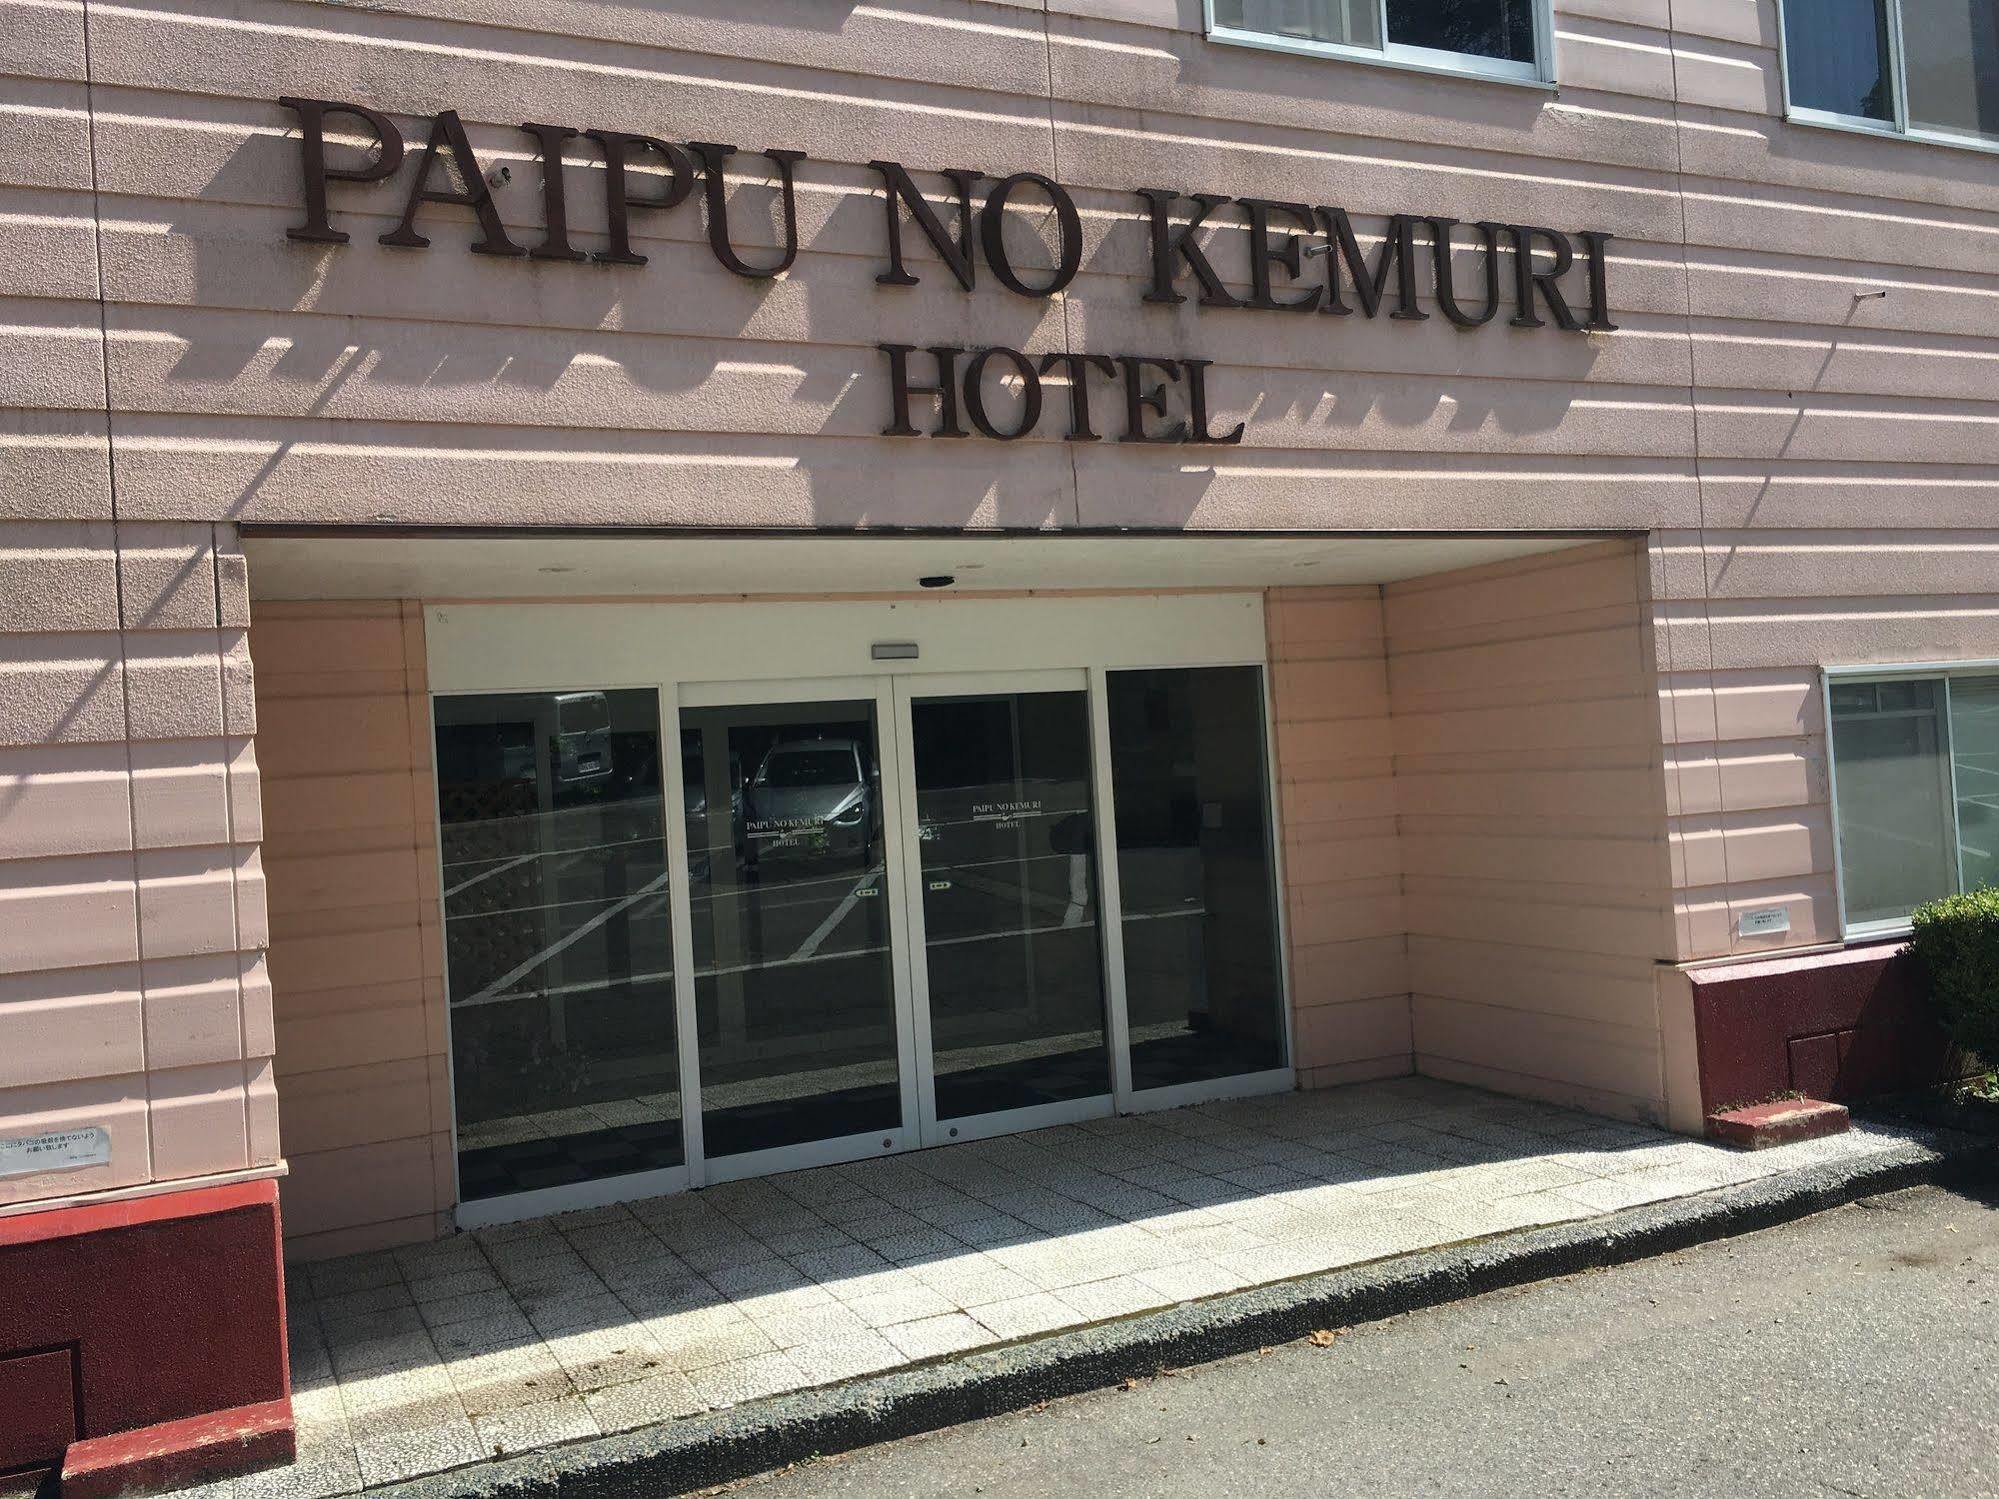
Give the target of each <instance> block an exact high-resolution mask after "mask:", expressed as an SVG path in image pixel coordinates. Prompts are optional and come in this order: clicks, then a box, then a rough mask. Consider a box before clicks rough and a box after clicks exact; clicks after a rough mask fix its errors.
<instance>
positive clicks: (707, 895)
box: [444, 809, 1094, 1008]
mask: <svg viewBox="0 0 1999 1499" xmlns="http://www.w3.org/2000/svg"><path fill="white" fill-rule="evenodd" d="M1065 815H1069V814H1063V813H1049V814H1045V816H1046V818H1048V819H1055V818H1058V817H1061V816H1065ZM605 820H606V819H605V814H604V813H603V812H602V811H601V810H599V809H572V810H570V811H563V812H555V813H549V814H542V815H540V816H534V815H530V816H527V817H523V818H517V819H505V821H508V822H515V823H521V824H535V823H538V824H542V825H543V830H544V833H545V842H546V843H549V844H554V845H556V846H555V847H553V848H545V849H543V850H540V851H531V852H527V853H520V854H509V855H505V856H501V857H486V858H468V857H462V856H461V857H458V858H452V857H450V853H451V848H450V841H451V840H450V831H451V830H449V829H447V832H446V853H447V859H446V863H445V865H444V877H445V888H444V898H445V913H446V918H447V920H448V922H449V923H450V925H451V929H452V933H453V936H454V938H455V939H456V940H459V941H467V942H475V941H476V940H477V934H476V930H475V929H476V928H477V927H478V925H479V924H481V923H484V922H503V921H515V922H517V921H518V920H519V919H520V918H521V917H523V916H526V915H533V916H537V917H539V918H540V923H541V926H542V929H543V933H544V938H543V941H542V943H541V945H540V946H539V947H538V948H537V949H535V950H534V951H532V952H530V953H528V954H526V955H525V956H524V957H522V958H521V959H520V960H518V961H517V962H516V963H514V964H513V965H511V966H510V967H509V968H508V969H506V970H504V971H503V972H502V973H500V974H499V975H498V976H496V977H494V978H491V979H489V980H487V981H486V982H484V983H483V984H481V985H480V987H479V988H478V989H477V990H476V991H474V992H473V993H470V994H463V995H456V996H454V999H453V1007H454V1008H463V1007H466V1006H471V1005H480V1004H491V1003H496V1002H505V1001H508V1000H519V999H528V998H534V997H538V996H541V995H548V994H561V993H579V992H585V991H589V990H593V989H603V988H607V987H612V986H615V985H618V984H622V983H629V982H647V981H656V980H659V979H662V978H665V977H668V976H669V973H670V966H671V958H670V948H669V945H668V931H667V922H668V920H669V897H668V891H667V883H668V881H667V876H666V871H665V868H664V862H663V848H662V846H661V844H660V841H659V838H658V836H657V835H656V834H655V835H649V836H641V837H623V838H616V837H614V838H610V839H608V840H606V841H583V836H584V833H583V830H582V827H581V825H582V824H583V823H585V822H586V821H587V822H588V823H589V824H592V825H593V829H594V830H595V831H598V832H615V831H617V830H614V829H609V828H603V827H601V826H595V825H598V824H602V823H603V822H604V821H605ZM624 820H626V821H629V820H630V819H624ZM985 826H986V824H985V823H984V821H983V820H982V819H979V818H976V817H973V816H970V815H967V816H964V817H962V818H959V819H955V820H954V821H952V822H931V823H926V824H925V829H926V832H927V834H928V835H929V836H928V837H926V839H925V840H924V842H923V845H922V846H923V850H924V854H925V859H924V866H925V867H924V869H923V870H922V872H921V874H920V878H921V880H922V882H923V884H924V886H925V889H924V900H925V913H926V924H927V925H928V927H929V928H930V930H929V932H928V937H929V943H930V945H931V946H932V947H961V946H975V945H982V944H1005V943H1009V942H1013V941H1016V940H1018V939H1020V938H1022V937H1028V936H1032V935H1035V934H1038V933H1045V932H1055V931H1061V930H1064V929H1069V928H1075V927H1089V926H1094V901H1093V894H1094V892H1093V890H1092V888H1091V884H1092V881H1091V872H1090V857H1089V855H1088V854H1086V853H1057V852H1046V853H1039V854H1032V855H1029V856H1027V857H1025V858H1021V857H986V858H977V859H969V860H962V861H957V862H937V861H936V855H937V854H939V853H948V852H949V851H950V850H951V848H952V843H953V839H952V837H951V834H952V833H953V832H954V831H955V830H956V829H958V828H960V827H962V828H966V829H974V830H979V831H984V830H985ZM525 831H526V830H525V829H517V830H516V832H515V836H516V837H519V836H521V834H522V833H524V832H525ZM803 849H804V846H803V845H794V846H793V847H792V848H791V849H789V850H788V851H787V856H786V857H784V858H777V857H765V858H762V859H760V860H758V861H757V863H756V865H755V866H754V867H753V868H752V867H744V866H742V865H740V864H739V863H738V861H737V860H736V858H735V857H734V850H733V849H730V848H723V849H710V850H706V851H705V853H706V858H705V859H704V858H699V856H697V859H698V864H697V867H699V866H700V865H705V867H706V872H707V873H708V877H707V878H702V879H696V880H695V881H693V883H692V887H691V890H690V897H691V906H692V912H693V916H694V928H695V930H696V931H697V932H707V931H712V930H713V929H714V928H713V925H712V922H713V920H714V917H715V915H716V914H717V908H720V907H726V908H728V911H729V913H730V915H731V916H732V917H733V922H732V923H731V924H733V925H734V926H735V927H736V929H737V931H738V933H739V938H738V940H737V942H735V943H733V944H731V945H732V946H733V947H734V948H735V951H734V952H733V953H730V954H724V955H722V956H721V957H720V959H719V961H718V960H717V957H716V956H715V955H714V954H712V953H710V952H702V953H700V954H698V955H697V963H696V969H695V972H696V975H697V977H704V978H705V977H712V976H719V975H725V974H728V973H731V972H740V971H743V970H746V969H750V968H775V967H786V966H795V965H805V964H810V963H813V962H816V961H824V960H826V959H829V958H837V957H856V956H862V955H866V954H869V953H885V952H886V951H887V946H888V942H889V930H890V926H891V924H892V923H891V920H890V918H889V916H888V914H887V912H886V910H885V908H884V907H883V906H882V905H881V904H880V903H881V902H884V901H886V900H887V899H888V898H889V897H888V883H887V878H886V870H885V868H884V864H883V860H882V858H881V856H880V853H879V850H878V849H877V852H876V853H875V856H874V857H873V858H872V859H871V860H870V861H869V862H867V863H866V864H864V865H863V866H862V867H860V868H859V869H856V868H855V867H854V861H853V859H852V857H851V856H847V857H844V858H843V857H839V856H837V855H821V856H817V857H815V856H814V855H813V854H812V853H811V852H807V851H803ZM965 852H972V850H970V849H966V850H965ZM531 864H533V865H538V866H539V867H538V870H537V871H536V874H537V875H538V877H536V878H530V879H526V880H522V881H520V883H521V884H522V885H524V886H525V887H526V888H527V889H529V890H532V891H534V892H536V893H537V895H539V896H540V897H541V898H538V899H535V900H533V901H531V902H530V903H526V904H519V903H511V904H507V903H503V904H494V903H492V898H491V897H492V893H493V891H492V887H491V882H493V881H495V880H500V879H503V878H504V877H507V876H516V877H518V876H519V875H520V873H521V871H522V869H523V866H527V865H531ZM610 865H616V866H618V867H617V869H616V871H615V873H613V872H612V871H610V870H609V869H608V868H607V866H610ZM732 867H733V868H734V870H735V879H736V880H737V881H738V882H739V883H736V884H733V885H729V884H720V883H719V882H718V881H717V880H716V879H715V877H714V876H715V875H716V874H725V873H726V872H727V871H729V870H730V869H731V868H732ZM607 880H609V881H611V882H613V883H618V884H621V885H623V886H624V887H625V888H623V889H622V890H620V891H618V892H616V893H612V892H607V891H605V890H604V886H605V884H606V882H607ZM582 884H587V885H588V886H590V887H591V889H590V891H589V893H574V887H575V886H577V885H582ZM614 924H616V926H617V927H618V928H620V931H619V935H620V937H621V938H624V939H627V940H630V941H632V942H633V943H635V944H636V946H637V948H638V949H640V950H641V951H643V952H645V953H646V954H647V955H649V956H651V957H653V959H654V962H653V963H652V964H651V965H649V966H647V967H645V968H643V969H640V970H638V971H633V972H625V973H616V972H611V971H608V970H607V968H606V963H607V956H608V953H609V945H608V944H607V943H606V942H605V941H604V940H603V937H602V935H600V934H603V933H605V932H606V931H607V929H609V928H612V927H613V925H614ZM625 929H629V930H625ZM593 937H594V938H597V940H596V941H594V942H592V941H591V940H590V939H592V938H593ZM703 946H704V947H706V946H707V944H705V943H704V944H703ZM635 956H636V954H635ZM558 958H560V959H563V960H564V961H563V962H562V964H561V965H560V966H561V972H560V973H559V974H551V973H548V972H546V971H545V970H547V969H548V968H549V967H550V965H551V964H552V963H554V962H555V960H557V959H558Z"/></svg>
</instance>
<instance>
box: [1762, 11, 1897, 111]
mask: <svg viewBox="0 0 1999 1499" xmlns="http://www.w3.org/2000/svg"><path fill="white" fill-rule="evenodd" d="M1784 61H1785V67H1786V69H1787V70H1788V73H1789V79H1790V87H1791V102H1792V103H1793V104H1795V105H1797V106H1799V107H1800V108H1803V109H1822V110H1824V111H1826V112H1827V113H1828V114H1836V115H1851V116H1853V117H1855V118H1857V119H1863V120H1891V121H1892V120H1893V119H1894V118H1895V96H1894V92H1893V89H1894V85H1893V84H1892V83H1891V82H1890V81H1889V77H1888V14H1887V6H1886V4H1885V0H1784Z"/></svg>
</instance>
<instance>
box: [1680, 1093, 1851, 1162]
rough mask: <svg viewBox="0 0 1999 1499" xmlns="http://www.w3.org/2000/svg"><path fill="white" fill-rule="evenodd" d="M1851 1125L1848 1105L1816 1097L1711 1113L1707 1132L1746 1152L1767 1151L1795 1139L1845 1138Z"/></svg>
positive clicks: (1791, 1099) (1790, 1099)
mask: <svg viewBox="0 0 1999 1499" xmlns="http://www.w3.org/2000/svg"><path fill="white" fill-rule="evenodd" d="M1851 1123H1852V1121H1851V1120H1850V1119H1849V1118H1848V1117H1847V1112H1846V1105H1845V1104H1841V1103H1826V1102H1824V1101H1823V1100H1822V1099H1817V1098H1789V1099H1785V1100H1783V1101H1781V1102H1778V1103H1759V1104H1753V1105H1751V1106H1750V1107H1749V1108H1746V1109H1728V1110H1726V1111H1724V1112H1723V1113H1719V1114H1710V1115H1708V1118H1707V1132H1708V1134H1709V1135H1710V1136H1712V1137H1713V1138H1714V1139H1717V1140H1721V1141H1723V1142H1725V1143H1727V1144H1729V1145H1739V1146H1741V1147H1742V1148H1743V1149H1744V1150H1765V1149H1767V1148H1769V1147H1770V1146H1772V1145H1788V1144H1790V1143H1791V1142H1792V1141H1793V1140H1816V1139H1818V1138H1819V1137H1820V1136H1821V1135H1842V1134H1845V1133H1846V1131H1847V1129H1848V1127H1849V1126H1850V1125H1851Z"/></svg>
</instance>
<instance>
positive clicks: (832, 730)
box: [680, 702, 902, 1157]
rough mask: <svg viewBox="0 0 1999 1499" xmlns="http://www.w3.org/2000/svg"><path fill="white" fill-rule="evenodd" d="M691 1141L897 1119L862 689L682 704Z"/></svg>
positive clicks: (890, 996)
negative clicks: (692, 1034) (849, 693)
mask: <svg viewBox="0 0 1999 1499" xmlns="http://www.w3.org/2000/svg"><path fill="white" fill-rule="evenodd" d="M680 774H681V782H682V794H683V800H684V801H685V802H686V814H687V875H688V895H689V908H690V911H691V913H692V919H693V928H694V930H693V936H694V1008H695V1019H696V1025H697V1026H698V1028H699V1030H700V1035H701V1129H702V1142H701V1143H702V1149H703V1150H704V1151H706V1153H707V1154H708V1155H709V1156H711V1157H721V1156H732V1155H742V1154H744V1153H746V1152H749V1151H755V1150H769V1149H772V1148H774V1147H776V1146H780V1145H798V1144H803V1143H804V1142H806V1141H809V1140H828V1139H837V1138H839V1137H841V1136H844V1135H854V1134H859V1133H861V1132H863V1131H876V1130H893V1129H897V1128H899V1127H900V1126H901V1124H902V1082H901V1078H902V1073H901V1067H900V1064H899V1062H898V1060H897V1057H898V1053H897V1049H896V1026H895V979H894V972H893V968H892V966H891V963H890V952H889V903H890V898H889V895H888V891H887V886H886V882H885V880H884V877H883V865H882V861H883V858H884V857H885V855H884V851H883V840H882V797H881V773H880V762H879V761H878V760H877V759H876V757H875V716H874V704H873V703H869V702H838V703H770V704H763V703H758V704H745V705H741V706H736V707H726V708H685V709H682V710H681V714H680Z"/></svg>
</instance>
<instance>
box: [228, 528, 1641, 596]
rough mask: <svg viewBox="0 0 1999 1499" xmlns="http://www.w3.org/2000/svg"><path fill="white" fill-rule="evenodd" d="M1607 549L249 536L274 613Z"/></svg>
mask: <svg viewBox="0 0 1999 1499" xmlns="http://www.w3.org/2000/svg"><path fill="white" fill-rule="evenodd" d="M1602 539H1603V535H1602V533H1588V534H1584V533H1573V532H1572V533H1567V534H1550V533H1545V532H1542V533H1521V532H1491V533H1477V534H1453V535H1441V534H1398V535H1383V534H1369V535H1345V536H1328V535H1259V536H1242V535H1187V534H1184V533H1176V534H1173V535H1149V534H1133V533H1120V534H1106V533H1091V534H1082V535H1078V534H1075V533H1063V534H1055V533H1044V534H1030V535H1018V534H1016V535H1007V536H964V535H952V536H916V535H908V534H887V535H867V534H861V535H839V536H824V535H791V536H773V535H767V534H766V535H760V536H745V535H715V534H710V533H691V534H670V535H669V534H660V533H656V532H655V533H647V534H629V535H625V534H606V533H598V534H595V535H589V536H578V535H567V534H559V533H558V534H549V535H519V534H515V535H508V536H494V535H483V534H482V535H463V534H423V533H418V534H398V535H382V534H369V535H341V534H337V533H333V534H329V533H321V534H316V535H305V534H298V533H275V532H274V533H266V534H249V535H246V536H245V537H244V551H245V552H246V553H247V554H248V557H249V562H250V589H251V593H252V594H253V596H255V597H257V598H264V599H360V598H432V599H446V598H481V599H487V598H547V597H565V596H566V597H597V598H603V597H620V596H622V597H634V598H639V597H653V598H657V597H663V596H687V595H709V596H713V595H717V594H745V593H754V594H800V593H897V592H903V591H906V590H910V589H914V588H916V587H918V586H921V585H922V584H923V580H925V579H936V578H950V579H952V580H953V581H952V582H951V583H950V584H949V585H946V586H949V587H952V588H955V589H958V590H961V591H962V590H986V591H990V590H1014V589H1077V588H1119V589H1128V588H1139V589H1145V588H1162V589H1163V588H1277V587H1326V586H1331V585H1336V584H1353V583H1392V582H1397V581H1399V580H1401V579H1404V578H1414V577H1421V576H1423V575H1424V574H1427V573H1437V572H1446V571H1449V570H1450V569H1453V568H1460V567H1474V566H1477V565H1479V564H1481V563H1487V562H1501V561H1506V560H1509V559H1511V558H1515V557H1525V556H1531V555H1533V554H1535V553H1539V552H1551V551H1559V550H1561V549H1563V548H1566V547H1575V546H1583V545H1587V544H1588V543H1590V542H1591V541H1600V540H1602Z"/></svg>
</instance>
